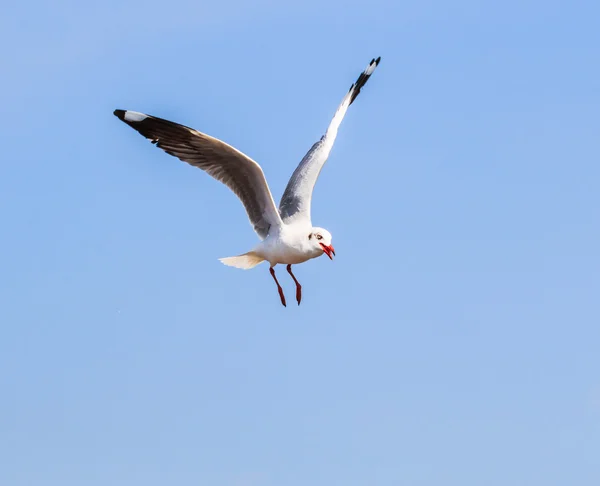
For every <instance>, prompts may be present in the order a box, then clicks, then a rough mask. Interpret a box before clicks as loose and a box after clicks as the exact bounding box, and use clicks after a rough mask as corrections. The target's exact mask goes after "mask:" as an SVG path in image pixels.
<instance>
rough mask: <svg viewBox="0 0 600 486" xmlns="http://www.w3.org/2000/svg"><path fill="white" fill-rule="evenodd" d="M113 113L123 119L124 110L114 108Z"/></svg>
mask: <svg viewBox="0 0 600 486" xmlns="http://www.w3.org/2000/svg"><path fill="white" fill-rule="evenodd" d="M113 115H115V116H116V117H117V118H118V119H119V120H121V121H125V110H115V111H113Z"/></svg>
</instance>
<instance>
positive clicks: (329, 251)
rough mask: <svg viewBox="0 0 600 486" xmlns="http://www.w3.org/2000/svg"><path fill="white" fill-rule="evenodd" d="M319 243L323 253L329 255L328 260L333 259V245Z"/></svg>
mask: <svg viewBox="0 0 600 486" xmlns="http://www.w3.org/2000/svg"><path fill="white" fill-rule="evenodd" d="M319 245H321V248H323V252H324V253H325V255H327V256H328V257H329V259H330V260H333V257H332V256H331V255H333V256H335V250H334V249H333V245H329V246H327V245H324V244H323V243H319Z"/></svg>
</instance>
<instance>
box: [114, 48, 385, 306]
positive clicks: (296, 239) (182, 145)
mask: <svg viewBox="0 0 600 486" xmlns="http://www.w3.org/2000/svg"><path fill="white" fill-rule="evenodd" d="M380 60H381V58H380V57H378V58H377V59H373V60H372V61H371V62H370V63H369V65H368V66H367V68H366V69H365V70H364V71H363V72H362V73H361V74H360V76H359V77H358V79H357V80H356V82H355V83H354V84H352V86H350V90H349V91H348V93H347V94H346V96H344V98H343V100H342V102H341V104H340V105H339V107H338V109H337V111H336V112H335V115H334V116H333V119H332V120H331V123H330V124H329V127H328V128H327V131H326V132H325V135H323V136H322V137H321V139H320V140H319V141H318V142H316V143H315V144H314V145H313V146H312V147H311V149H310V150H309V151H308V153H307V154H306V155H305V156H304V158H303V159H302V160H301V162H300V164H299V165H298V167H297V168H296V170H295V171H294V173H293V174H292V177H291V178H290V180H289V182H288V184H287V187H286V189H285V191H284V193H283V196H282V198H281V201H280V203H279V208H278V207H277V206H276V205H275V201H274V200H273V196H272V195H271V191H270V190H269V186H268V184H267V180H266V179H265V175H264V173H263V170H262V168H261V167H260V165H258V163H257V162H255V161H254V160H252V159H251V158H250V157H248V156H247V155H245V154H243V153H242V152H240V151H239V150H237V149H236V148H234V147H232V146H231V145H228V144H226V143H225V142H223V141H221V140H218V139H216V138H213V137H211V136H209V135H206V134H204V133H201V132H199V131H197V130H194V129H193V128H189V127H186V126H184V125H180V124H178V123H174V122H172V121H168V120H164V119H162V118H158V117H155V116H152V115H146V114H144V113H139V112H136V111H130V110H115V111H114V115H115V116H116V117H117V118H119V119H120V120H121V121H123V122H125V123H126V124H127V125H129V126H130V127H132V128H133V129H135V130H137V131H138V132H139V133H140V134H141V135H143V136H144V137H146V138H147V139H149V140H150V141H151V142H152V143H153V144H154V145H156V146H157V147H160V148H161V149H163V150H164V151H165V152H166V153H168V154H170V155H173V156H175V157H177V158H179V159H180V160H182V161H184V162H187V163H188V164H190V165H193V166H195V167H198V168H200V169H202V170H203V171H205V172H207V173H208V174H209V175H210V176H212V177H213V178H215V179H216V180H218V181H220V182H222V183H223V184H225V185H226V186H227V187H229V189H231V190H232V191H233V192H234V194H235V195H236V196H237V197H238V198H239V199H240V200H241V202H242V204H243V205H244V207H245V209H246V212H247V213H248V218H249V219H250V223H251V224H252V226H253V227H254V231H255V232H256V233H257V235H258V236H259V238H260V239H261V242H260V243H259V244H258V245H257V246H255V247H254V249H252V250H251V251H249V252H247V253H244V254H242V255H238V256H233V257H227V258H221V259H220V261H221V262H222V263H224V264H225V265H229V266H231V267H236V268H242V269H245V270H247V269H250V268H254V267H255V266H256V265H258V264H259V263H261V262H263V261H267V262H269V264H270V267H269V272H270V273H271V276H272V277H273V280H275V284H276V285H277V291H278V292H279V297H280V299H281V303H282V304H283V306H284V307H285V306H286V301H285V295H284V293H283V289H282V288H281V285H280V284H279V281H278V280H277V277H276V275H275V266H276V265H277V264H282V265H287V272H288V273H289V274H290V275H291V277H292V279H293V280H294V283H295V284H296V301H297V302H298V305H300V301H301V300H302V286H301V285H300V283H299V282H298V280H297V279H296V277H295V275H294V274H293V272H292V265H296V264H299V263H304V262H306V261H308V260H311V259H313V258H317V257H320V256H321V255H327V256H328V257H329V259H330V260H333V256H335V250H334V248H333V245H332V244H331V239H332V238H331V233H329V231H327V230H326V229H323V228H319V227H317V226H313V225H312V223H311V219H310V206H311V199H312V192H313V188H314V186H315V183H316V182H317V178H318V177H319V173H320V172H321V169H322V168H323V165H325V162H326V161H327V158H328V157H329V153H330V152H331V149H332V147H333V143H334V141H335V138H336V136H337V132H338V128H339V126H340V123H341V122H342V120H343V119H344V116H345V115H346V111H347V110H348V107H349V106H350V105H351V104H352V103H353V102H354V100H355V99H356V97H357V96H358V94H359V93H360V90H361V88H362V87H363V86H364V85H365V84H366V82H367V81H368V80H369V78H370V77H371V75H372V74H373V71H375V68H376V67H377V66H378V64H379V61H380Z"/></svg>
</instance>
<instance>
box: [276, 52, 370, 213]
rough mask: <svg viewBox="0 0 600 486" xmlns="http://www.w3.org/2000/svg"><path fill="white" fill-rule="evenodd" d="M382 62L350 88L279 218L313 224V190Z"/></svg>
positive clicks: (310, 154) (289, 187) (289, 189)
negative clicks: (360, 95)
mask: <svg viewBox="0 0 600 486" xmlns="http://www.w3.org/2000/svg"><path fill="white" fill-rule="evenodd" d="M380 60H381V58H380V57H378V58H377V59H373V60H372V61H371V62H370V63H369V65H368V66H367V68H366V69H365V70H364V71H363V72H362V73H361V75H360V76H359V77H358V79H357V80H356V82H355V83H354V84H353V85H352V86H350V90H349V91H348V93H347V94H346V96H344V99H343V100H342V103H341V104H340V106H339V107H338V109H337V111H336V113H335V115H334V117H333V119H332V120H331V123H330V124H329V127H328V128H327V132H325V135H323V136H322V137H321V140H319V141H318V142H317V143H315V144H314V145H313V146H312V148H311V149H310V150H309V151H308V153H307V154H306V155H305V156H304V158H303V159H302V161H301V162H300V164H299V165H298V167H297V168H296V170H295V171H294V173H293V174H292V177H291V178H290V180H289V182H288V185H287V187H286V188H285V192H284V193H283V197H282V198H281V202H280V203H279V214H280V215H281V218H282V220H283V222H284V223H290V221H292V220H294V221H298V220H302V221H303V222H308V223H309V224H310V203H311V199H312V193H313V188H314V187H315V183H316V182H317V178H318V177H319V173H320V172H321V169H322V168H323V166H324V165H325V162H326V161H327V157H329V153H330V152H331V148H332V147H333V142H335V137H336V136H337V132H338V128H339V126H340V123H342V120H343V119H344V116H345V115H346V111H347V110H348V107H349V106H350V105H351V104H352V102H353V101H354V100H355V99H356V97H357V96H358V93H360V90H361V88H362V87H363V86H364V85H365V84H366V82H367V81H368V80H369V77H370V76H371V74H373V71H375V68H376V67H377V65H378V64H379V61H380Z"/></svg>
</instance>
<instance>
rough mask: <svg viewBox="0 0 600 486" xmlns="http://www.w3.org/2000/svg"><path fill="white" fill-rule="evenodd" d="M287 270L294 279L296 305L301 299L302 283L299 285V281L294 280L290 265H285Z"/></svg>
mask: <svg viewBox="0 0 600 486" xmlns="http://www.w3.org/2000/svg"><path fill="white" fill-rule="evenodd" d="M287 271H288V273H289V274H290V275H291V276H292V278H293V279H294V282H296V300H297V301H298V305H300V301H301V300H302V285H300V282H298V280H296V277H294V274H293V273H292V266H291V265H288V266H287Z"/></svg>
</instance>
